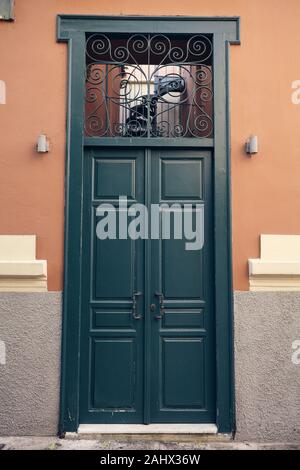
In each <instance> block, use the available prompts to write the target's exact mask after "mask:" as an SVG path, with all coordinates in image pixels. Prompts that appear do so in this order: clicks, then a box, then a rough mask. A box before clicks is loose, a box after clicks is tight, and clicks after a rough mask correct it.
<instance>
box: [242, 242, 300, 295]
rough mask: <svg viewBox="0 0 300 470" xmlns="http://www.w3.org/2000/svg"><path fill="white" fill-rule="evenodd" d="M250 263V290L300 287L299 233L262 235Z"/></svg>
mask: <svg viewBox="0 0 300 470" xmlns="http://www.w3.org/2000/svg"><path fill="white" fill-rule="evenodd" d="M248 265H249V286H250V291H300V235H261V237H260V258H259V259H249V260H248Z"/></svg>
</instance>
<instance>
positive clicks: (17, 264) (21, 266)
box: [0, 260, 47, 277]
mask: <svg viewBox="0 0 300 470" xmlns="http://www.w3.org/2000/svg"><path fill="white" fill-rule="evenodd" d="M46 275H47V261H45V260H32V261H0V276H4V277H11V276H17V277H38V276H46Z"/></svg>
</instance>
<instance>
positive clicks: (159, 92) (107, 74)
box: [85, 34, 213, 138]
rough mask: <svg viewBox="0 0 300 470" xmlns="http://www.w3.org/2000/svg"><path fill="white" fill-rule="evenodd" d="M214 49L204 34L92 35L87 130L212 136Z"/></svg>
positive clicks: (111, 133)
mask: <svg viewBox="0 0 300 470" xmlns="http://www.w3.org/2000/svg"><path fill="white" fill-rule="evenodd" d="M212 51H213V46H212V40H211V38H210V37H209V36H205V35H201V34H197V35H190V36H166V35H161V34H157V35H144V34H134V35H130V36H129V35H120V36H107V35H105V34H92V35H88V36H87V40H86V64H87V66H86V102H85V113H86V117H85V133H86V135H88V136H97V137H113V136H119V137H167V138H168V137H198V138H203V137H211V136H212V134H213V91H212V76H213V74H212Z"/></svg>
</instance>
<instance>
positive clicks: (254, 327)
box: [234, 292, 300, 442]
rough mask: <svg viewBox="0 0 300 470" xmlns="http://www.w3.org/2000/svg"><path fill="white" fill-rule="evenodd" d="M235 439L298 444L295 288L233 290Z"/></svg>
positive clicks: (298, 298)
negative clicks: (294, 350)
mask: <svg viewBox="0 0 300 470" xmlns="http://www.w3.org/2000/svg"><path fill="white" fill-rule="evenodd" d="M234 319H235V320H234V323H235V334H234V337H235V376H236V383H235V389H236V392H235V393H236V420H237V436H236V437H237V439H238V440H256V441H277V442H278V441H284V442H293V441H298V442H300V365H296V364H293V362H292V354H293V349H292V343H293V341H295V340H297V339H298V340H300V293H299V292H236V293H235V312H234Z"/></svg>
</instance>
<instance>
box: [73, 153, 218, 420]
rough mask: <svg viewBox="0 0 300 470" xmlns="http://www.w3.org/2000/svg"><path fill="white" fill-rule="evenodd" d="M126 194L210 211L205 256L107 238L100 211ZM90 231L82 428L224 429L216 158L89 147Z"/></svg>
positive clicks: (173, 243) (173, 246)
mask: <svg viewBox="0 0 300 470" xmlns="http://www.w3.org/2000/svg"><path fill="white" fill-rule="evenodd" d="M119 195H123V196H127V198H128V206H129V205H130V204H132V203H136V202H138V203H143V204H145V205H146V206H147V207H148V208H150V204H160V203H167V204H169V205H171V204H174V203H178V204H180V205H182V204H184V203H191V204H201V205H202V204H203V205H204V208H205V217H204V220H205V243H204V248H203V249H202V250H201V251H199V250H198V251H187V250H186V249H185V241H186V240H184V239H183V240H174V239H172V238H171V239H170V240H162V239H157V240H150V239H149V240H141V239H139V240H135V241H134V240H130V239H127V240H120V239H118V238H117V239H116V240H99V239H98V238H97V236H96V223H97V219H98V218H97V216H96V208H97V207H98V205H99V204H100V203H103V202H106V203H110V204H113V205H114V206H118V198H119ZM149 212H150V211H149ZM82 233H83V241H82V305H81V311H82V314H81V347H80V362H81V366H80V422H81V423H150V422H154V423H155V422H160V423H168V422H178V423H179V422H186V423H188V422H199V423H200V422H206V423H208V422H215V340H214V331H215V321H214V311H213V302H212V299H213V294H212V292H213V259H212V253H213V246H212V239H213V233H212V186H211V153H210V152H209V151H198V150H185V149H172V150H170V149H169V150H167V149H166V150H163V149H161V150H159V149H156V150H150V149H147V148H141V149H115V148H114V149H112V148H107V149H105V148H97V149H89V150H88V151H86V152H85V155H84V195H83V232H82ZM135 294H137V295H135Z"/></svg>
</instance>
